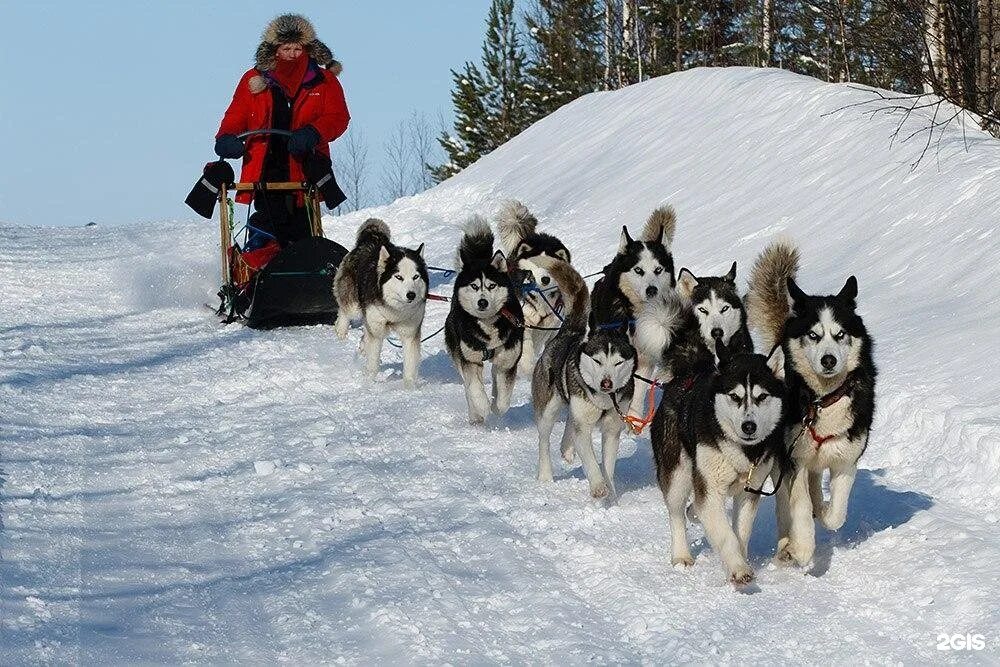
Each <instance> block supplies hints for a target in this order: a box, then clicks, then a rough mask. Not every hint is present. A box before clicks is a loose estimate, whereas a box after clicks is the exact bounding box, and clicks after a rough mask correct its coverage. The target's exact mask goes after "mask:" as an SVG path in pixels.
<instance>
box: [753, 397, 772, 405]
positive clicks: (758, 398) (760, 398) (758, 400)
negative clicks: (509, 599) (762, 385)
mask: <svg viewBox="0 0 1000 667" xmlns="http://www.w3.org/2000/svg"><path fill="white" fill-rule="evenodd" d="M770 397H771V395H770V394H761V395H760V396H758V397H757V398H756V399H754V402H755V403H756V404H757V405H760V404H761V403H763V402H764V399H767V398H770Z"/></svg>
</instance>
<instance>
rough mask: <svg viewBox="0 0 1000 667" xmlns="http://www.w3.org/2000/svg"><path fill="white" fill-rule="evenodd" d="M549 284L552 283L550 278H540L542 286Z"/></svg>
mask: <svg viewBox="0 0 1000 667" xmlns="http://www.w3.org/2000/svg"><path fill="white" fill-rule="evenodd" d="M550 282H552V278H549V277H548V276H542V284H543V285H548V284H549V283H550Z"/></svg>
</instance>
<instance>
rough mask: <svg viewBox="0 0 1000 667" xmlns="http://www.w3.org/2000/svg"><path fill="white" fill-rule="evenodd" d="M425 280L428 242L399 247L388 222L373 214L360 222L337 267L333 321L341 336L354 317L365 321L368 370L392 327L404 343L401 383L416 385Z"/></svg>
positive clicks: (374, 370)
mask: <svg viewBox="0 0 1000 667" xmlns="http://www.w3.org/2000/svg"><path fill="white" fill-rule="evenodd" d="M427 284H428V281H427V265H426V264H425V263H424V244H422V243H421V244H420V247H419V248H417V249H416V250H410V249H409V248H401V247H399V246H395V245H393V244H392V243H391V242H390V241H389V227H388V226H387V225H386V224H385V223H384V222H382V221H381V220H378V219H376V218H370V219H368V220H367V221H365V222H364V223H362V225H361V227H359V228H358V239H357V242H356V243H355V245H354V249H353V250H351V252H349V253H347V256H346V257H344V260H343V261H342V262H341V263H340V266H339V267H338V269H337V275H336V276H335V277H334V280H333V294H334V296H335V297H336V299H337V304H338V305H339V307H340V308H339V312H338V314H337V321H336V323H335V326H336V329H337V335H338V336H339V337H340V338H346V337H347V329H348V327H349V326H350V324H351V319H352V318H356V317H358V316H360V317H361V318H362V320H363V321H364V337H363V340H362V346H363V349H364V355H365V371H366V372H367V373H368V374H369V375H372V376H374V375H375V374H376V373H377V372H378V364H379V357H380V356H381V354H382V341H384V340H385V337H386V336H387V335H388V333H389V332H390V331H393V332H395V333H396V334H397V335H398V336H399V338H400V340H401V341H402V344H403V384H404V385H405V386H406V387H407V388H412V387H415V386H416V384H417V370H418V367H419V365H420V327H421V325H422V324H423V321H424V307H425V306H426V305H427Z"/></svg>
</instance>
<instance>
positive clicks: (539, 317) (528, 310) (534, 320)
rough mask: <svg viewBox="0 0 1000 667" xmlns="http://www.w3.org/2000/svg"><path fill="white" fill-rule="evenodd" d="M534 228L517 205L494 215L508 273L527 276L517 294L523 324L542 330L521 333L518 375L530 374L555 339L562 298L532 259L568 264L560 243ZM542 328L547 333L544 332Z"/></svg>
mask: <svg viewBox="0 0 1000 667" xmlns="http://www.w3.org/2000/svg"><path fill="white" fill-rule="evenodd" d="M537 228H538V220H537V219H536V218H535V216H534V215H532V214H531V212H530V211H529V210H528V209H527V207H526V206H525V205H524V204H522V203H521V202H519V201H509V202H507V203H506V204H504V205H503V206H502V207H501V209H500V213H499V214H498V215H497V231H498V232H499V235H500V245H501V246H502V247H503V250H504V252H505V253H506V254H507V262H508V264H509V266H510V269H511V271H517V272H520V275H524V276H525V277H526V278H527V277H528V276H530V278H529V279H528V281H527V282H525V283H524V284H523V287H524V288H525V289H523V290H522V294H521V309H522V311H523V313H524V323H525V324H528V325H531V326H535V327H543V328H542V329H530V330H528V331H525V334H524V349H523V350H522V352H521V364H520V370H521V372H522V373H530V372H531V369H532V368H534V366H535V356H536V354H537V353H538V352H539V351H541V349H542V347H543V346H544V345H545V342H546V341H548V340H549V339H550V338H552V336H553V335H555V329H557V328H558V327H559V316H558V315H557V313H556V309H558V307H559V304H560V302H561V301H562V294H561V293H560V291H559V288H558V287H557V286H556V285H554V284H553V283H552V276H550V275H549V274H548V272H547V271H545V270H544V269H542V268H541V267H539V266H538V264H537V263H535V262H533V261H532V258H534V257H537V256H539V255H546V256H548V257H552V258H554V259H561V260H562V261H564V262H566V263H570V262H571V261H572V260H571V259H570V254H569V250H568V249H567V248H566V246H565V245H564V244H563V242H562V241H560V240H559V239H557V238H556V237H555V236H552V235H551V234H543V233H540V232H538V231H537ZM544 327H549V328H550V329H551V330H545V329H544Z"/></svg>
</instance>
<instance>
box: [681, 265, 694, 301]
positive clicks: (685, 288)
mask: <svg viewBox="0 0 1000 667" xmlns="http://www.w3.org/2000/svg"><path fill="white" fill-rule="evenodd" d="M697 286H698V279H697V278H695V277H694V274H693V273H691V272H690V271H688V270H687V269H686V268H684V269H681V272H680V273H679V274H677V292H678V293H679V294H680V295H681V296H682V297H684V298H685V299H687V300H688V301H690V300H691V295H692V294H694V288H695V287H697Z"/></svg>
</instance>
